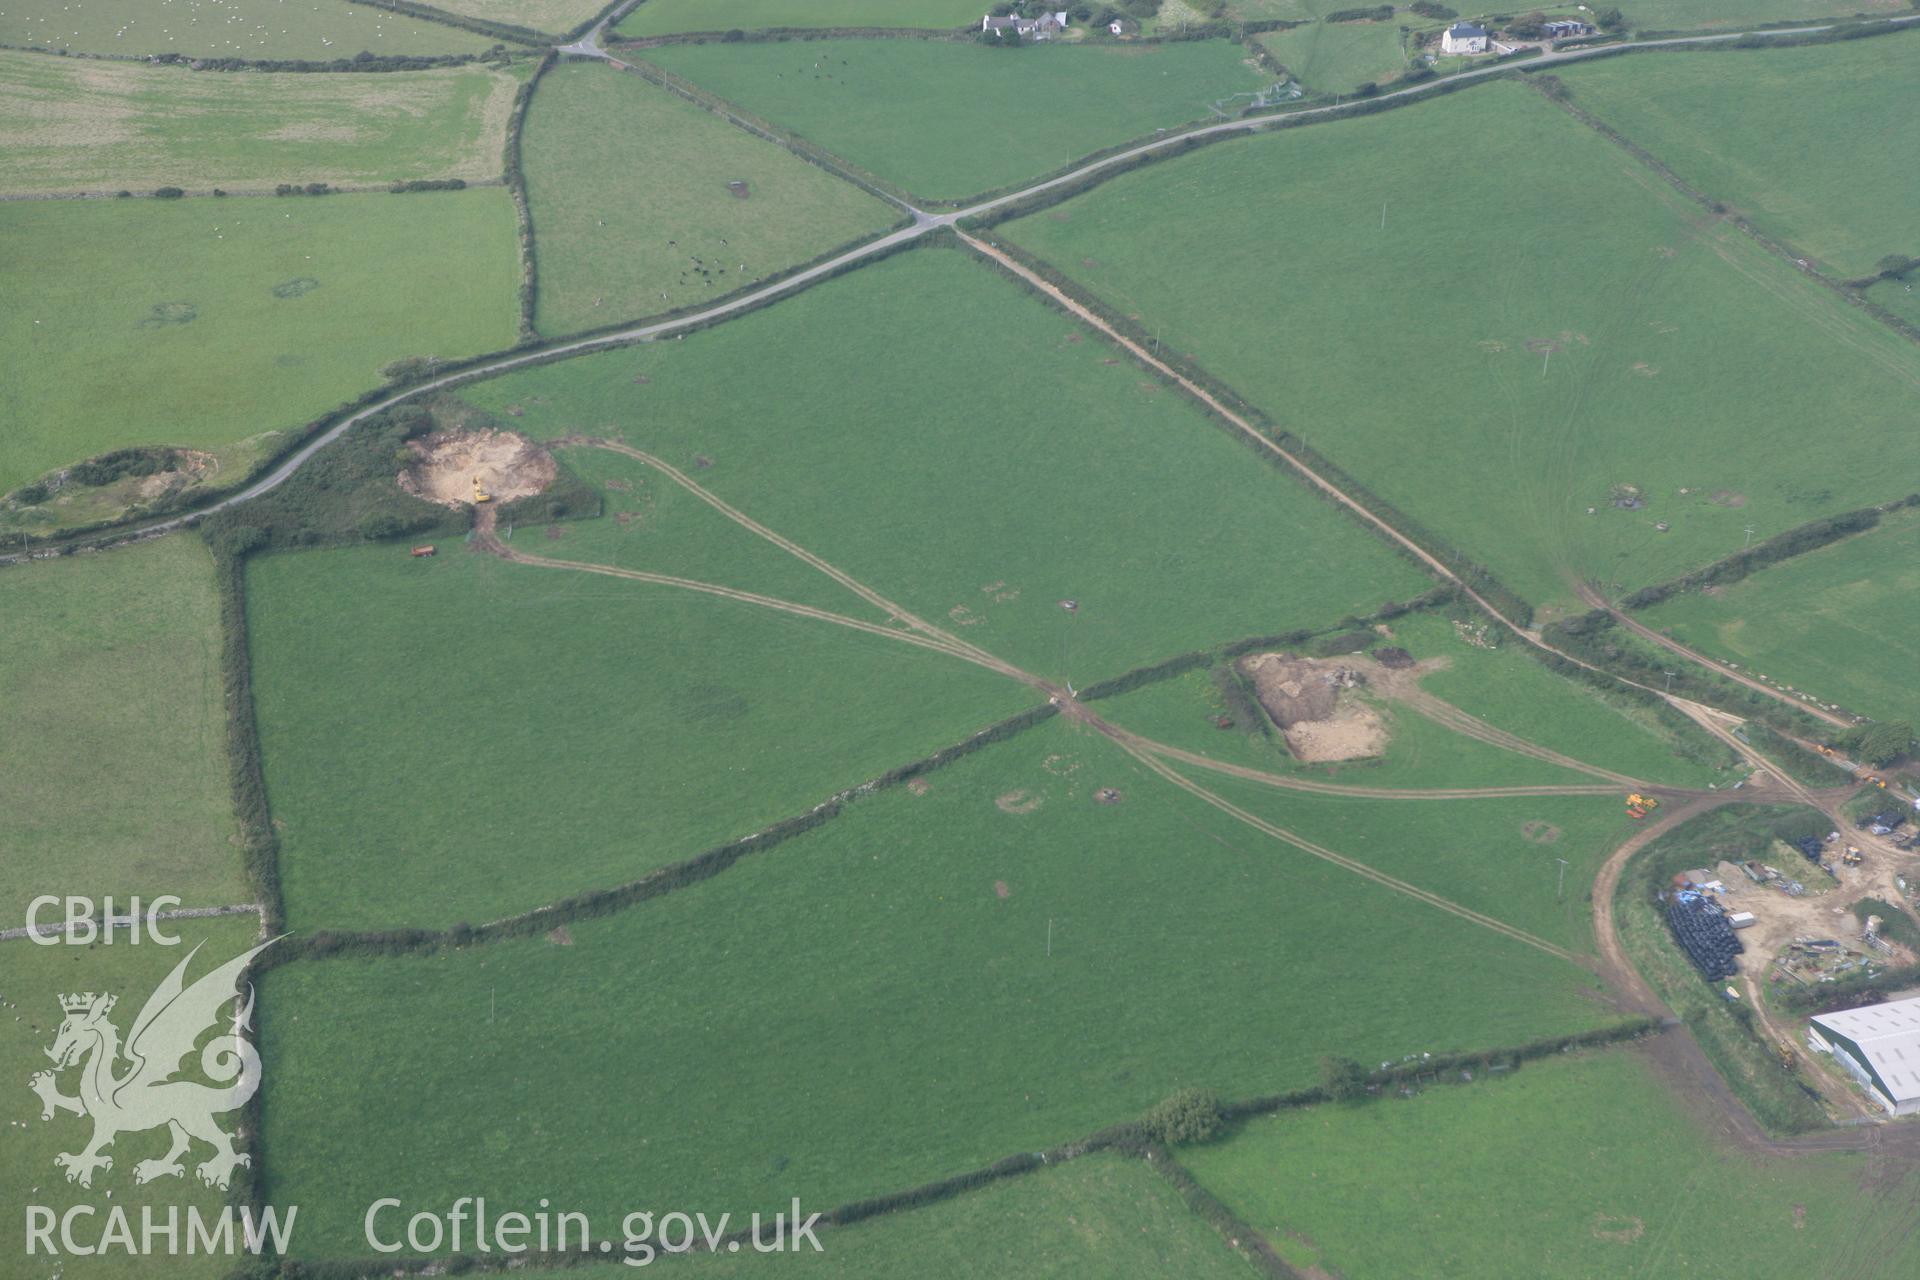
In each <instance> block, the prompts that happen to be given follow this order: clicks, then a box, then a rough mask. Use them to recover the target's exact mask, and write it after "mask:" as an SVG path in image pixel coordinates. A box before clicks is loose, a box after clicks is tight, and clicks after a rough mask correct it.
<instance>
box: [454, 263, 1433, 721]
mask: <svg viewBox="0 0 1920 1280" xmlns="http://www.w3.org/2000/svg"><path fill="white" fill-rule="evenodd" d="M929 298H938V299H939V300H940V301H939V305H938V306H937V307H932V308H930V307H929V306H928V305H927V300H928V299H929ZM849 387H858V388H859V394H858V395H857V396H849V395H848V393H847V388H849ZM464 394H465V396H466V397H467V398H468V399H469V400H471V401H473V402H475V403H476V404H478V405H480V406H481V407H483V408H486V409H488V410H490V411H493V412H495V413H500V412H503V411H504V410H505V409H506V408H507V407H508V406H514V405H517V406H519V407H520V408H521V410H522V416H519V417H517V418H515V419H514V426H515V427H516V428H517V429H519V430H522V431H526V432H528V433H530V434H532V435H535V436H537V437H542V438H550V437H553V436H560V435H567V434H570V433H573V432H577V431H582V430H591V431H592V432H594V433H596V434H607V433H609V432H615V433H620V434H624V435H625V437H626V439H627V442H628V443H629V444H631V445H633V446H635V447H637V448H641V449H645V450H647V451H649V452H651V453H654V454H657V455H659V456H660V457H662V458H664V459H665V460H666V461H668V462H669V463H672V464H673V465H675V466H678V467H682V468H687V469H689V470H690V471H694V472H696V473H697V478H698V480H699V482H700V483H701V484H703V485H705V486H706V487H708V488H710V489H712V490H714V491H716V492H717V493H719V494H720V496H721V497H723V498H725V499H727V500H728V501H729V502H732V503H733V504H735V505H736V506H738V507H740V508H742V509H743V510H745V511H746V513H747V514H748V515H750V516H752V517H753V518H754V519H756V520H759V521H760V522H762V523H763V524H766V525H768V526H770V527H771V528H773V529H774V530H775V531H777V532H778V533H780V534H782V535H784V536H786V537H788V538H791V539H793V540H794V541H796V542H798V543H800V544H801V545H803V546H805V547H807V548H808V549H810V550H811V551H813V552H814V553H815V554H818V555H820V556H823V557H824V558H825V559H827V560H828V561H829V562H831V563H833V564H834V565H836V566H838V567H839V568H840V569H842V570H844V571H846V572H847V573H850V574H852V575H853V576H855V577H856V578H859V579H861V580H862V581H864V582H866V583H867V584H868V585H869V586H871V587H873V588H875V589H876V590H879V591H881V592H884V593H886V594H887V595H888V596H890V597H892V598H893V599H895V600H897V601H899V602H900V603H902V604H903V605H905V606H906V607H908V608H909V609H912V610H913V611H914V612H916V613H918V614H920V615H921V616H922V617H925V618H929V619H931V620H933V621H934V622H936V623H938V624H940V625H941V626H943V627H949V628H951V629H952V630H954V631H955V632H956V633H957V634H959V635H961V636H962V637H964V638H965V639H966V640H967V641H969V642H970V643H973V644H977V645H980V646H981V647H983V648H985V649H988V650H990V651H992V652H993V653H995V654H997V655H999V656H1000V657H1003V658H1006V659H1008V660H1010V661H1013V662H1016V663H1019V664H1021V665H1022V666H1024V667H1026V668H1027V669H1028V670H1031V671H1036V672H1039V673H1042V674H1046V675H1049V676H1057V677H1061V678H1066V679H1071V680H1074V681H1076V682H1079V683H1082V684H1084V683H1086V682H1088V681H1092V680H1096V679H1102V678H1105V677H1107V676H1112V675H1117V674H1119V673H1120V672H1122V671H1124V670H1127V669H1129V668H1131V667H1134V666H1138V665H1141V664H1143V663H1147V662H1153V661H1157V660H1159V659H1161V658H1165V657H1168V656H1171V655H1173V654H1175V653H1179V652H1180V651H1182V650H1183V649H1188V648H1193V647H1195V646H1199V645H1211V644H1217V643H1220V642H1222V641H1223V640H1227V639H1234V638H1238V637H1241V636H1250V635H1266V634H1272V633H1275V632H1279V631H1286V630H1291V629H1292V628H1294V627H1298V626H1302V625H1320V626H1325V625H1331V624H1332V623H1333V622H1334V621H1335V620H1337V619H1338V618H1340V617H1341V616H1342V615H1344V614H1347V613H1352V612H1356V611H1357V612H1361V613H1366V612H1371V611H1372V610H1373V609H1375V608H1377V607H1379V605H1380V603H1381V602H1383V601H1386V600H1391V599H1405V598H1407V597H1410V596H1414V595H1417V594H1419V593H1420V592H1421V591H1423V590H1424V589H1425V588H1426V586H1427V582H1426V580H1425V579H1424V578H1422V577H1421V576H1420V575H1418V574H1416V573H1415V572H1414V571H1413V569H1412V568H1411V567H1409V566H1408V565H1407V564H1406V563H1405V562H1403V561H1401V560H1400V559H1398V558H1397V557H1395V556H1394V555H1392V554H1391V553H1390V552H1389V551H1388V550H1386V548H1385V547H1383V546H1382V545H1381V544H1380V543H1379V542H1377V541H1376V540H1375V539H1374V538H1372V537H1370V536H1369V535H1367V534H1366V533H1365V532H1364V531H1362V530H1361V529H1360V528H1359V527H1358V526H1356V525H1354V524H1353V523H1351V522H1349V521H1348V520H1346V519H1345V518H1343V517H1342V516H1340V515H1339V514H1337V513H1336V512H1335V510H1334V509H1333V508H1332V507H1331V506H1329V505H1328V504H1326V503H1324V502H1321V501H1320V500H1318V499H1315V498H1313V497H1311V496H1310V495H1309V494H1308V493H1307V491H1306V490H1305V489H1304V488H1303V487H1301V486H1300V485H1299V484H1297V483H1296V482H1295V481H1293V480H1291V479H1289V478H1287V477H1286V476H1284V475H1282V474H1280V473H1278V472H1276V471H1274V470H1272V469H1271V468H1270V467H1268V466H1267V465H1266V464H1264V463H1262V462H1260V461H1259V460H1258V459H1257V458H1256V457H1254V456H1253V455H1252V454H1251V453H1249V452H1248V451H1247V450H1246V449H1244V448H1243V447H1242V446H1240V445H1238V444H1235V443H1234V442H1233V441H1232V440H1230V439H1228V438H1227V436H1226V435H1225V434H1224V433H1223V432H1221V431H1220V430H1218V429H1217V428H1215V427H1213V426H1212V425H1210V424H1209V423H1208V422H1207V421H1206V420H1205V419H1204V418H1202V417H1200V416H1199V414H1198V413H1197V412H1195V411H1194V410H1191V409H1189V408H1187V407H1186V405H1185V403H1183V402H1181V401H1179V400H1176V399H1175V398H1174V396H1173V395H1172V394H1171V393H1170V392H1168V391H1167V390H1165V389H1164V388H1163V387H1162V386H1161V385H1160V384H1158V383H1154V382H1149V381H1146V380H1145V379H1144V377H1143V376H1142V374H1141V372H1140V371H1139V370H1138V369H1137V368H1135V367H1130V366H1128V365H1125V364H1122V363H1121V362H1120V360H1119V358H1118V357H1117V356H1116V355H1115V354H1114V353H1113V351H1112V350H1111V349H1110V348H1108V347H1105V346H1103V345H1102V344H1101V343H1099V342H1097V341H1094V340H1092V337H1091V335H1089V334H1088V333H1086V332H1085V331H1084V330H1082V329H1081V328H1080V327H1079V326H1077V325H1075V324H1072V323H1070V322H1069V321H1067V320H1066V319H1064V318H1062V317H1061V316H1060V315H1059V314H1058V313H1056V312H1054V311H1052V310H1050V309H1049V308H1046V307H1044V306H1042V305H1040V304H1039V303H1038V302H1036V301H1033V300H1032V299H1031V298H1029V297H1026V296H1024V295H1023V294H1022V293H1021V292H1020V291H1019V290H1018V289H1016V288H1014V287H1012V286H1011V285H1009V284H1008V283H1007V282H1006V281H1005V280H1004V279H1002V278H1001V277H999V276H998V275H996V274H995V273H994V272H993V271H991V270H989V269H987V268H985V267H983V266H981V265H979V264H978V263H977V262H975V261H972V260H970V259H969V258H968V257H967V256H964V255H962V254H961V253H959V252H956V251H952V250H938V249H935V250H917V251H912V252H908V253H903V254H901V255H898V256H896V257H894V258H892V259H889V260H887V261H885V262H881V263H878V264H875V265H873V266H870V267H867V268H864V269H862V270H861V271H859V272H856V273H854V274H852V275H850V276H847V277H845V278H844V279H840V280H835V281H833V282H831V283H827V284H823V285H820V286H819V287H817V288H813V289H809V290H807V291H806V292H805V293H803V294H800V295H799V296H797V297H794V298H792V299H790V300H788V301H783V302H781V303H779V304H777V305H776V306H773V307H771V308H768V309H766V310H763V311H760V312H757V313H755V314H753V315H750V316H747V317H744V318H742V319H740V320H738V321H735V322H731V323H728V324H726V325H723V326H720V327H718V328H715V329H711V330H707V331H705V332H701V333H697V334H693V335H691V336H689V337H688V338H687V339H686V340H685V341H684V342H678V341H676V342H667V343H656V344H652V345H649V346H643V347H639V348H635V349H631V350H625V351H619V352H614V353H610V354H607V355H596V356H591V357H586V358H583V359H578V360H570V361H567V362H566V363H564V364H560V365H551V366H546V367H543V368H539V369H534V370H531V371H528V372H526V373H518V374H513V375H511V376H507V377H503V378H499V379H496V380H493V381H489V382H484V383H479V384H475V385H473V386H471V387H469V388H467V389H466V391H465V392H464ZM701 458H705V459H707V461H708V462H709V463H710V466H709V467H708V468H705V469H700V468H699V466H698V459H701ZM1171 528H1179V529H1181V530H1183V533H1182V535H1181V536H1180V538H1179V539H1178V540H1177V541H1176V540H1169V539H1166V538H1163V537H1160V536H1159V535H1158V534H1157V533H1156V532H1155V531H1157V530H1163V529H1171ZM1063 600H1072V601H1075V602H1076V605H1077V608H1076V609H1075V610H1074V611H1068V610H1066V609H1063V608H1061V604H1060V602H1061V601H1063Z"/></svg>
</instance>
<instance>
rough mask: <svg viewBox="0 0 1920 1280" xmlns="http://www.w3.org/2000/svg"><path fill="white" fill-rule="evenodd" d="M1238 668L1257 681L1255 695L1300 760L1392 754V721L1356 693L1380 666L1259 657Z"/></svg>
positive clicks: (1283, 656)
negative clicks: (1389, 729) (1389, 744)
mask: <svg viewBox="0 0 1920 1280" xmlns="http://www.w3.org/2000/svg"><path fill="white" fill-rule="evenodd" d="M1236 665H1237V666H1238V668H1239V671H1240V674H1241V675H1243V676H1245V677H1246V678H1247V679H1248V680H1249V681H1251V682H1252V684H1253V692H1254V696H1255V697H1256V698H1258V699H1259V701H1260V706H1261V707H1262V709H1264V710H1265V711H1266V713H1267V715H1268V716H1270V717H1272V719H1273V722H1274V724H1276V725H1277V726H1279V728H1280V732H1281V734H1282V735H1284V736H1285V738H1286V740H1287V747H1288V749H1289V750H1291V751H1292V752H1293V754H1294V756H1295V757H1296V758H1298V759H1301V760H1305V761H1310V762H1315V763H1319V762H1331V761H1337V760H1364V759H1370V758H1372V757H1375V756H1378V755H1381V754H1383V753H1384V752H1385V751H1386V748H1387V739H1388V737H1389V736H1390V735H1389V734H1388V732H1387V722H1386V718H1385V717H1384V716H1382V715H1381V714H1380V711H1379V709H1378V708H1376V707H1375V706H1374V705H1373V704H1372V703H1371V702H1369V701H1367V700H1366V699H1365V698H1363V697H1360V696H1359V695H1358V694H1357V693H1356V692H1355V691H1356V690H1358V689H1362V688H1364V687H1366V686H1367V685H1368V684H1369V683H1371V678H1372V675H1373V672H1374V671H1375V670H1379V669H1380V668H1379V664H1378V663H1375V662H1373V661H1371V660H1370V659H1365V658H1300V657H1294V656H1292V655H1290V654H1285V653H1255V654H1249V655H1248V656H1246V657H1244V658H1242V659H1240V661H1239V662H1238V664H1236Z"/></svg>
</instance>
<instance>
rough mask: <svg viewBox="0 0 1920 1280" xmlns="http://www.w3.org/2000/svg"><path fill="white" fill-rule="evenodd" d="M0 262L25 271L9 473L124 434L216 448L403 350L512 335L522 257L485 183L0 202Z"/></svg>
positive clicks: (1, 471)
mask: <svg viewBox="0 0 1920 1280" xmlns="http://www.w3.org/2000/svg"><path fill="white" fill-rule="evenodd" d="M0 274H4V275H5V276H6V277H7V278H9V279H12V280H17V281H21V282H23V284H26V285H29V286H30V289H29V291H28V293H27V294H25V295H23V296H22V297H21V299H20V300H19V301H18V302H17V304H16V305H14V306H12V307H9V308H7V309H6V312H5V314H4V315H0V343H4V344H5V346H6V348H7V349H8V351H9V352H10V353H11V354H12V356H13V359H14V367H15V369H16V370H17V371H18V376H16V377H14V378H10V379H8V380H7V383H6V385H5V386H4V387H3V388H0V412H3V413H4V416H5V417H6V419H7V421H8V422H9V423H10V424H11V426H10V427H9V440H8V447H7V449H6V450H5V451H4V453H0V492H6V491H7V490H10V489H13V488H14V487H15V486H17V485H20V484H24V483H25V482H27V481H28V480H31V479H33V478H34V477H36V476H38V475H40V474H41V473H42V472H45V471H47V470H50V469H52V468H54V467H59V466H63V465H66V464H68V463H73V462H78V461H80V460H81V459H82V458H86V457H89V456H92V455H94V454H98V453H103V452H105V451H107V450H110V449H116V448H121V447H124V446H128V445H138V444H167V445H178V446H183V447H188V448H194V449H205V450H211V451H213V452H214V453H216V454H222V455H223V457H224V456H225V454H224V451H226V450H228V449H229V448H230V447H232V446H234V445H236V444H237V443H239V442H242V441H246V440H249V439H250V438H255V437H260V436H262V435H264V434H265V433H268V432H275V431H284V430H286V429H287V428H290V427H295V426H298V425H300V424H301V423H303V422H305V421H306V420H307V419H309V418H311V417H313V416H314V415H316V414H318V413H320V412H322V411H324V410H326V409H328V408H330V407H332V406H333V405H335V404H338V403H339V402H341V401H343V400H345V399H348V398H349V397H351V396H355V395H358V394H359V393H360V392H362V391H364V390H366V389H367V388H369V387H374V386H378V385H379V384H380V380H381V378H380V369H381V367H382V366H383V365H385V364H386V363H387V362H389V361H391V360H395V359H398V358H401V357H403V356H414V355H429V354H431V355H439V356H459V355H471V354H473V353H475V352H479V351H489V350H495V349H498V348H501V347H506V346H509V345H511V344H512V342H513V340H514V332H515V314H516V309H515V290H516V289H517V287H518V285H519V274H520V273H519V254H518V251H517V248H516V241H515V232H514V220H513V206H512V202H511V201H510V200H509V199H508V197H507V193H506V192H505V191H504V190H501V189H499V188H486V189H480V190H472V191H459V192H441V193H435V194H432V195H418V196H410V197H405V198H402V197H398V196H389V195H360V196H325V197H319V198H311V197H301V198H288V199H279V200H276V199H261V200H236V201H232V202H227V201H214V200H171V201H163V200H141V201H64V200H62V201H13V202H7V203H0ZM276 290H278V292H276ZM260 445H261V442H260V441H259V440H257V439H256V440H254V442H253V446H252V450H253V452H256V453H257V452H258V450H259V448H260ZM246 452H247V450H245V449H243V450H241V454H242V455H244V454H245V453H246Z"/></svg>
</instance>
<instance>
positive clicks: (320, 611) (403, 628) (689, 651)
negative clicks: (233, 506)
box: [248, 529, 1034, 927]
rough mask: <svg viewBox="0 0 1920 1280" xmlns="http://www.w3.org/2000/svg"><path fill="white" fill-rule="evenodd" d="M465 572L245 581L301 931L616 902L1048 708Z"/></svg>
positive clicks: (747, 610) (879, 663)
mask: <svg viewBox="0 0 1920 1280" xmlns="http://www.w3.org/2000/svg"><path fill="white" fill-rule="evenodd" d="M529 535H534V531H533V530H531V529H528V530H523V531H521V533H520V539H521V540H532V541H533V547H532V549H533V550H535V551H538V550H539V549H540V541H539V540H538V539H537V535H534V538H533V539H529ZM452 550H453V551H454V554H443V555H442V556H440V557H438V558H437V559H434V560H431V561H420V560H412V559H410V558H409V557H408V556H407V554H406V548H405V547H404V546H398V545H385V546H371V547H367V548H364V549H350V550H341V551H330V552H325V553H317V552H316V553H302V554H297V555H287V556H275V557H270V558H267V559H265V560H262V561H259V562H257V563H256V564H254V565H253V566H252V567H251V568H250V569H249V578H250V586H249V602H248V604H249V615H250V617H249V621H250V626H251V629H252V639H253V646H254V684H255V688H256V690H257V702H258V706H259V715H260V725H261V736H262V741H263V746H264V753H265V757H266V768H267V783H268V789H269V793H270V799H271V802H272V805H273V813H274V818H275V820H276V822H278V823H282V824H284V827H285V829H284V831H283V832H282V837H281V838H282V843H283V846H284V852H283V855H282V862H283V870H282V878H283V880H284V882H285V885H286V901H287V914H288V919H289V920H290V921H292V922H293V923H294V924H295V925H297V926H299V927H311V926H315V925H344V926H358V927H384V926H389V925H396V924H414V925H425V926H446V925H450V924H453V923H455V922H457V921H461V920H467V921H471V922H473V923H479V922H481V921H482V920H487V919H493V918H496V917H499V916H504V915H511V914H513V913H515V912H518V911H525V910H528V909H531V908H533V907H537V906H540V905H541V904H543V903H546V902H550V901H553V900H554V899H556V898H560V897H564V896H566V895H568V894H570V893H575V892H579V891H581V890H586V889H594V888H601V887H608V886H612V885H616V884H622V883H625V882H626V881H629V880H634V879H638V878H639V877H640V876H641V875H643V874H645V873H646V872H647V871H650V870H652V869H653V868H655V867H658V866H661V865H663V864H665V863H668V862H676V861H679V860H681V859H683V858H690V857H692V856H694V855H695V854H697V853H701V852H704V851H705V850H706V849H708V848H711V847H712V846H714V845H717V844H721V843H724V842H726V841H728V840H731V839H735V838H737V837H740V836H745V835H750V834H752V833H753V832H755V831H758V830H760V829H761V828H762V827H764V826H766V825H768V824H769V823H772V822H774V821H776V820H778V819H781V818H786V817H791V816H794V815H796V814H799V813H803V812H805V811H806V810H808V809H810V808H811V807H812V806H813V805H815V804H817V803H819V802H820V801H822V800H824V799H826V798H827V797H828V796H829V795H832V794H833V793H834V792H837V791H839V790H841V789H843V788H846V787H851V786H855V785H858V784H859V783H862V782H865V781H867V780H868V779H870V778H873V777H875V776H877V775H879V774H881V773H883V772H885V771H886V770H887V769H889V768H891V767H893V766H895V765H899V764H905V763H907V762H908V761H910V760H914V759H917V758H919V757H921V756H923V755H926V754H928V753H929V752H931V751H933V750H935V749H937V748H939V747H943V746H946V745H948V744H949V743H952V742H956V741H958V740H959V739H961V738H964V737H966V736H967V735H968V734H970V733H972V732H974V731H975V730H976V729H980V728H982V727H984V726H986V725H987V724H990V723H992V722H993V721H996V720H999V719H1002V718H1004V717H1006V716H1009V715H1012V714H1014V713H1015V712H1017V711H1020V710H1022V709H1023V708H1025V707H1027V706H1029V705H1031V704H1032V702H1033V701H1034V696H1033V695H1032V694H1031V693H1029V692H1028V691H1027V690H1025V689H1024V688H1022V687H1021V686H1019V685H1017V684H1015V683H1013V682H1011V681H1007V680H1005V679H1003V678H1001V677H998V676H995V675H991V674H988V673H986V672H983V671H981V670H980V669H978V668H976V667H974V666H971V665H970V664H966V663H962V662H958V661H955V660H954V659H951V658H948V657H946V656H944V655H940V654H931V653H927V652H925V651H924V650H919V649H915V648H912V647H910V646H908V645H904V644H900V643H898V642H895V641H891V640H886V639H883V638H881V637H877V636H868V635H862V634H860V633H857V632H853V631H848V630H845V629H842V628H836V627H833V626H831V625H830V624H824V623H819V622H813V621H809V620H802V619H798V618H792V617H787V616H784V615H780V614H776V613H772V612H770V611H764V610H760V609H757V608H755V607H753V606H749V605H741V604H735V603H732V602H730V601H722V600H716V599H713V598H710V597H705V596H695V595H693V594H691V593H686V592H680V591H676V590H674V589H672V588H666V587H656V586H651V585H648V584H645V583H636V582H622V581H617V580H613V579H608V578H604V577H597V576H589V575H585V574H574V573H569V572H565V571H560V570H553V569H540V568H534V567H529V566H522V565H508V564H503V563H501V562H499V561H496V560H493V559H491V558H489V557H484V556H468V555H462V554H458V549H457V547H456V548H453V549H452ZM429 637H430V638H429ZM424 655H432V656H431V657H430V658H428V659H427V660H424V661H423V660H422V658H423V656H424ZM796 680H799V681H800V682H801V683H800V684H799V685H798V687H796V684H795V682H796Z"/></svg>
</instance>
